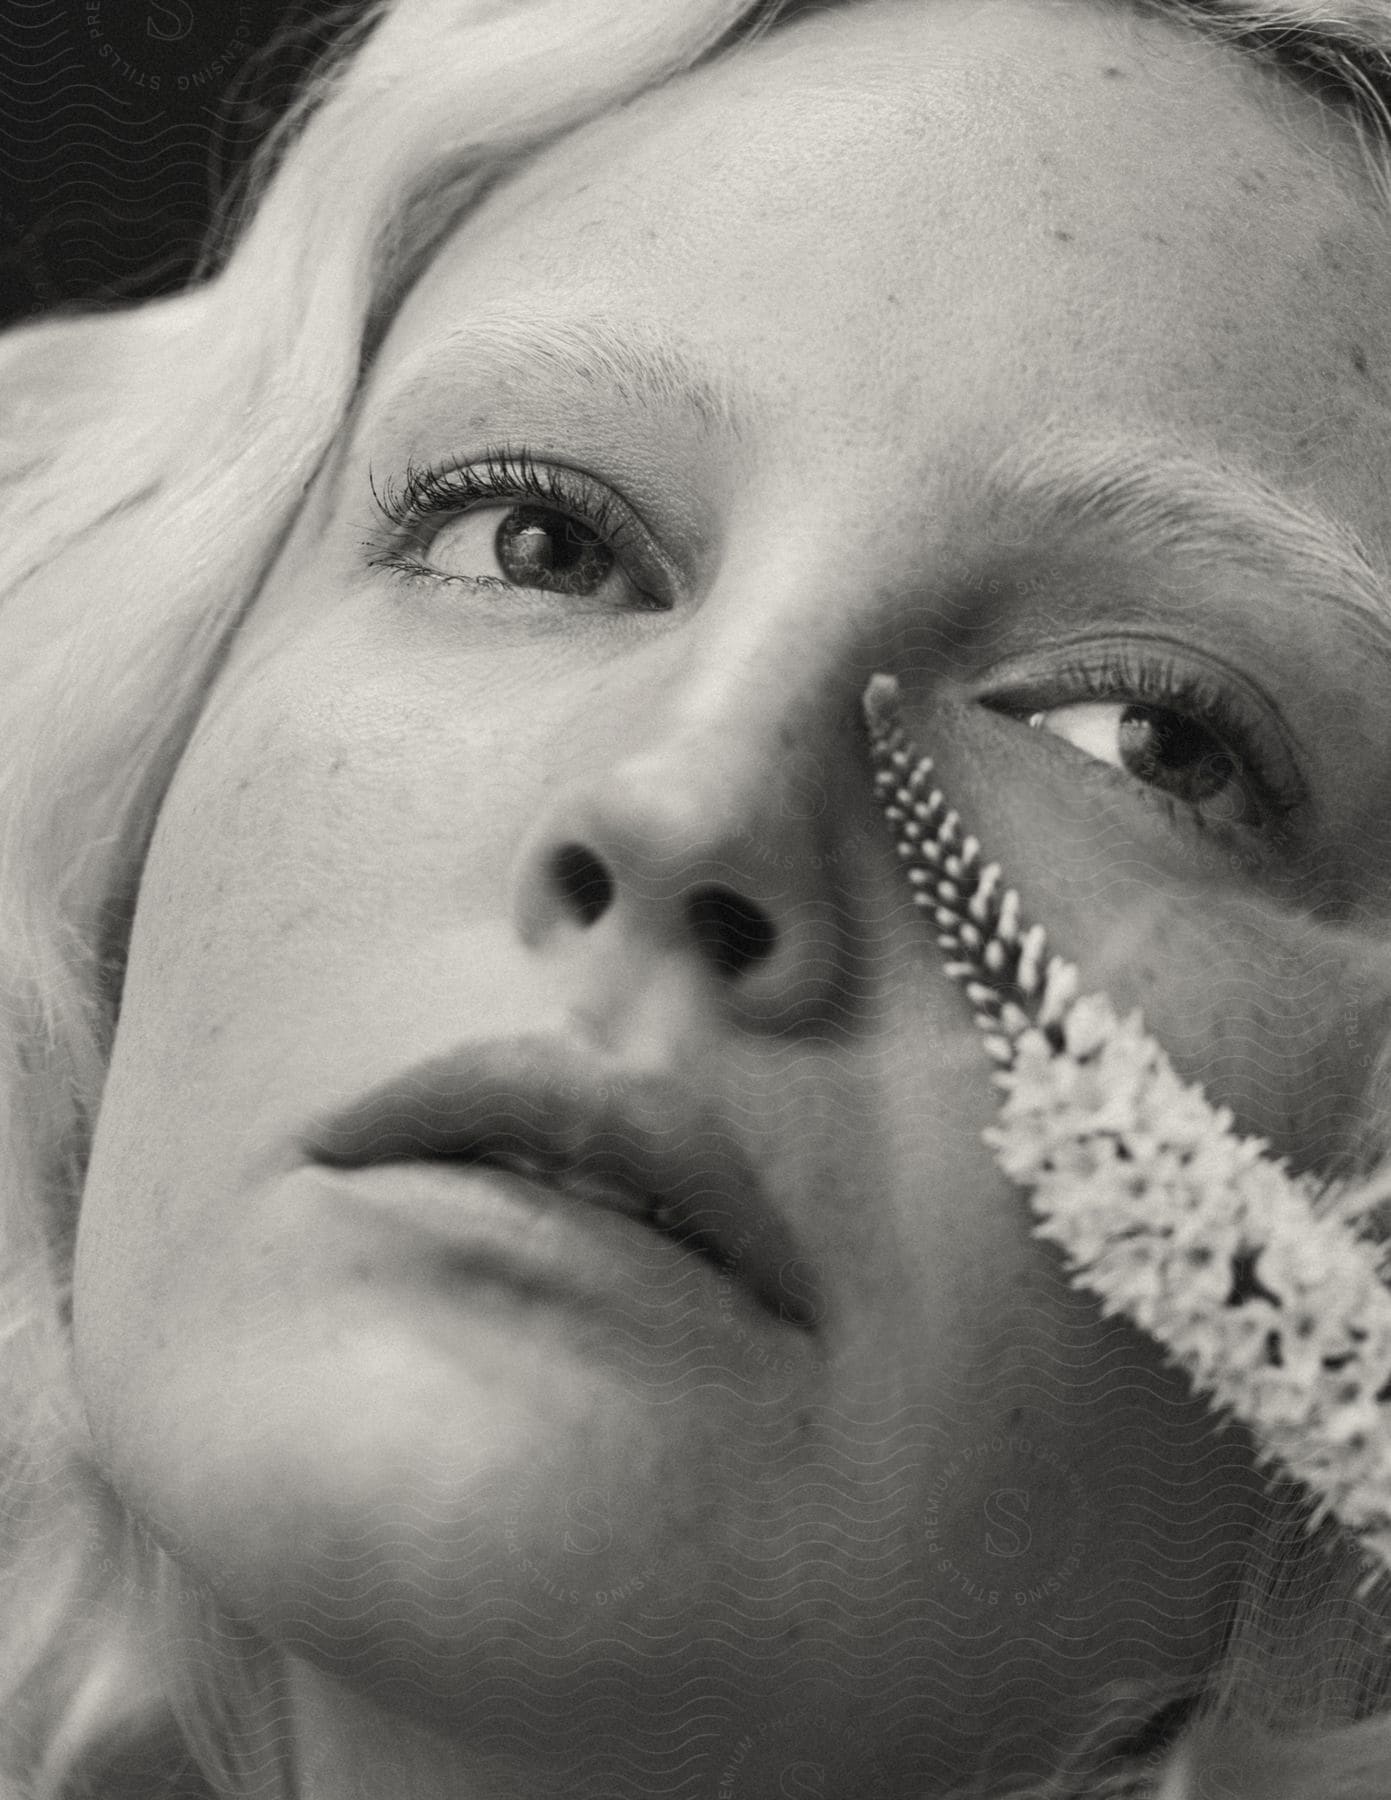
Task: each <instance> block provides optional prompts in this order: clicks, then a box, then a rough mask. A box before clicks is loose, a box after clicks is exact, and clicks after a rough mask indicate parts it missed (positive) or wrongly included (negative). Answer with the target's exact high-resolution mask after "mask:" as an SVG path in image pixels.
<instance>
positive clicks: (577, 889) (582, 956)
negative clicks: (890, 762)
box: [513, 680, 869, 1032]
mask: <svg viewBox="0 0 1391 1800" xmlns="http://www.w3.org/2000/svg"><path fill="white" fill-rule="evenodd" d="M856 691H857V690H856V685H855V681H854V680H849V681H845V682H842V683H838V684H836V687H835V691H834V693H828V694H826V695H824V696H823V697H822V699H821V701H820V703H819V704H818V705H804V706H801V707H798V708H796V709H793V708H788V709H786V710H784V711H783V713H782V714H781V716H777V715H775V714H770V713H769V712H768V711H767V709H766V706H763V705H761V704H760V702H759V697H756V696H752V695H749V694H747V693H745V694H743V695H735V694H733V693H730V694H726V695H725V697H724V698H723V700H722V701H721V702H719V703H711V702H710V701H709V699H708V696H707V699H706V701H705V703H704V704H701V703H696V704H694V705H688V706H687V707H686V708H684V709H682V708H681V707H680V706H679V704H675V703H674V704H673V705H671V706H670V707H669V708H668V709H667V712H668V717H667V718H666V719H665V720H664V721H662V722H659V723H655V724H652V725H649V727H648V729H647V731H646V732H645V733H644V734H643V736H642V739H641V741H640V742H639V743H638V744H637V745H636V746H635V747H633V748H630V749H627V750H624V751H619V752H617V753H615V754H614V755H612V756H611V757H607V758H605V757H600V758H599V759H597V761H596V764H595V765H594V766H593V767H592V769H591V770H590V771H588V772H586V773H585V774H584V775H582V776H578V777H575V778H573V779H572V780H571V781H569V782H568V783H567V784H565V785H564V786H563V787H562V788H561V789H560V790H559V791H558V792H557V793H556V794H555V795H554V797H553V799H552V801H551V803H550V804H549V805H548V807H547V809H546V812H545V813H544V815H543V816H542V817H541V818H540V819H539V820H538V821H537V824H536V826H535V828H534V829H533V831H532V832H531V833H530V834H529V836H528V838H527V840H526V841H525V843H524V844H523V845H522V847H521V850H520V853H519V856H518V860H517V863H516V865H515V868H516V880H515V888H514V912H513V916H514V920H515V923H516V925H517V929H518V931H519V933H520V935H521V937H522V939H523V941H524V942H525V943H526V944H527V945H528V946H529V947H531V948H532V949H534V950H536V951H537V952H538V953H539V954H542V955H549V956H553V957H555V958H556V959H557V969H558V979H565V980H567V981H568V982H570V983H571V984H572V985H574V986H576V987H582V988H583V991H584V1007H585V1010H587V1011H588V1012H590V1013H593V1012H594V1011H595V1010H596V1008H598V1009H600V1010H603V1009H605V1008H608V1009H617V1008H619V1007H622V1006H624V1005H625V1004H631V1003H633V997H634V995H635V994H636V993H637V992H638V991H639V990H641V989H643V988H644V987H645V988H647V989H648V990H649V992H652V993H657V992H662V993H665V994H667V995H668V996H669V995H670V992H671V984H672V982H673V980H677V981H681V982H684V983H685V984H686V985H687V986H688V987H692V988H694V989H696V990H699V991H700V993H701V994H703V996H704V997H705V998H706V999H707V1000H713V1002H714V1003H715V1004H716V1005H717V1006H718V1007H719V1008H721V1009H722V1010H723V1012H724V1013H725V1014H726V1015H728V1016H732V1017H734V1018H737V1019H738V1020H740V1021H741V1022H742V1023H744V1024H745V1025H748V1026H750V1027H753V1028H755V1029H761V1030H768V1031H776V1032H797V1031H804V1032H806V1031H825V1030H828V1029H830V1028H832V1027H834V1026H835V1025H837V1024H843V1023H844V1021H845V1014H846V1009H847V1007H848V1006H850V1005H851V1004H852V1000H851V997H850V992H849V990H850V986H851V983H852V980H853V967H852V964H853V957H854V952H855V946H856V944H857V943H858V942H859V941H860V937H861V935H862V934H861V933H860V932H859V931H858V930H857V919H856V906H855V899H854V895H853V894H852V893H851V892H850V891H849V888H848V885H847V883H848V876H849V873H850V870H851V868H852V867H853V858H852V856H851V854H850V850H849V847H848V844H847V832H848V831H849V830H851V829H852V818H853V816H854V815H855V813H856V810H857V809H856V802H857V800H858V803H859V807H860V808H863V807H864V806H866V805H867V796H868V793H869V774H868V766H869V765H868V760H867V755H866V752H865V749H864V746H863V743H862V742H861V737H862V733H861V732H860V730H859V726H858V709H857V699H856V698H855V693H856ZM696 715H698V716H696ZM857 775H858V776H859V781H858V783H857V782H856V780H855V777H856V776H857ZM860 790H863V792H861V791H860ZM561 963H563V964H564V965H565V969H566V974H565V975H564V976H561V975H560V974H559V966H560V964H561Z"/></svg>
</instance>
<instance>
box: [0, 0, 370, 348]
mask: <svg viewBox="0 0 1391 1800" xmlns="http://www.w3.org/2000/svg"><path fill="white" fill-rule="evenodd" d="M357 10H358V8H357V7H355V6H353V5H352V4H344V0H0V324H8V323H11V322H13V321H15V320H18V319H23V318H28V317H32V316H34V315H36V314H39V313H44V312H48V311H51V310H52V309H53V308H55V307H62V306H64V304H65V303H69V302H74V301H76V302H83V303H90V302H93V301H98V302H111V301H119V300H130V299H138V298H141V297H143V296H146V295H151V294H159V293H166V292H168V291H169V290H170V289H172V288H176V287H180V286H182V285H183V284H184V283H185V282H186V281H187V280H188V279H189V276H190V275H191V273H192V271H193V268H194V264H195V262H196V260H197V257H198V255H199V253H200V251H201V249H202V247H203V244H204V240H205V238H206V235H207V233H208V231H209V229H210V227H211V225H212V223H213V221H214V219H215V218H216V217H218V216H219V208H220V207H225V205H226V204H227V200H228V196H229V190H230V189H231V188H232V187H233V185H234V183H235V179H236V177H237V174H238V172H239V171H241V170H243V168H244V165H245V162H246V159H247V157H248V155H249V154H250V152H251V151H252V150H253V148H254V147H255V146H256V145H257V144H258V143H259V142H260V141H261V139H262V138H263V137H264V135H265V133H266V131H267V129H268V128H269V127H270V126H271V125H272V124H273V123H274V121H275V119H276V118H277V117H279V116H280V115H281V113H283V111H284V108H285V106H286V104H287V102H288V101H289V99H290V97H291V96H292V95H293V94H294V93H295V92H296V91H297V89H298V88H299V86H300V85H301V83H302V81H303V79H304V75H305V72H306V71H307V70H308V69H309V68H311V67H312V66H313V64H314V62H315V61H316V59H317V58H318V57H319V56H320V55H321V54H322V52H323V50H324V48H325V46H326V45H327V44H328V43H329V42H331V40H332V35H333V33H332V26H333V25H334V23H335V22H341V21H343V20H344V19H345V18H350V17H352V16H353V14H354V13H355V12H356V11H357Z"/></svg>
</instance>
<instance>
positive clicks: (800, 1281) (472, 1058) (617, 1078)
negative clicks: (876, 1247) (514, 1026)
mask: <svg viewBox="0 0 1391 1800" xmlns="http://www.w3.org/2000/svg"><path fill="white" fill-rule="evenodd" d="M302 1149H303V1151H304V1152H305V1154H306V1155H307V1156H308V1157H309V1158H310V1159H311V1160H312V1161H315V1162H318V1163H321V1164H324V1165H326V1166H328V1167H330V1168H336V1169H361V1168H367V1167H370V1166H372V1165H375V1164H381V1163H396V1162H409V1161H413V1162H421V1161H426V1162H445V1161H447V1162H453V1163H457V1164H459V1165H461V1166H462V1167H463V1168H465V1169H467V1168H469V1167H483V1168H487V1167H491V1168H493V1169H498V1170H502V1171H506V1172H511V1173H513V1174H519V1175H522V1176H524V1177H525V1178H526V1179H527V1180H529V1181H534V1182H536V1183H538V1184H540V1185H542V1186H544V1187H546V1188H550V1189H553V1190H555V1191H557V1192H559V1193H561V1194H562V1195H565V1196H566V1197H568V1198H570V1199H573V1200H574V1202H575V1203H576V1204H577V1205H581V1206H588V1207H596V1208H598V1209H599V1210H601V1211H604V1212H611V1213H619V1214H622V1215H623V1216H625V1217H626V1218H628V1219H631V1220H636V1221H639V1222H640V1223H642V1224H644V1225H646V1226H647V1227H649V1228H651V1229H652V1230H654V1231H656V1232H658V1233H660V1234H661V1235H663V1236H665V1237H668V1238H671V1239H673V1240H674V1241H675V1242H676V1243H677V1244H678V1245H680V1246H682V1247H683V1248H686V1249H689V1250H695V1251H697V1252H698V1253H700V1254H701V1255H703V1256H704V1257H706V1258H707V1259H708V1260H709V1261H710V1262H711V1263H712V1264H713V1265H715V1267H716V1268H718V1269H719V1270H721V1271H722V1272H724V1273H725V1274H726V1275H727V1277H728V1278H729V1279H730V1280H731V1281H733V1282H734V1283H736V1284H737V1285H739V1286H741V1287H743V1288H745V1289H747V1290H748V1292H749V1294H750V1295H751V1296H752V1297H753V1298H754V1299H755V1300H756V1301H757V1302H758V1304H759V1305H760V1306H762V1307H763V1308H764V1309H765V1310H766V1311H768V1312H770V1313H771V1314H772V1315H773V1316H774V1318H776V1319H777V1320H778V1321H779V1322H780V1323H781V1324H784V1325H786V1326H789V1327H791V1328H792V1329H795V1330H800V1331H807V1332H812V1331H814V1330H815V1329H816V1326H817V1324H818V1322H819V1320H820V1319H821V1317H822V1314H823V1308H822V1305H821V1301H820V1284H819V1282H818V1281H817V1279H816V1273H815V1271H814V1270H813V1269H812V1268H811V1266H810V1265H809V1264H808V1263H807V1261H806V1260H805V1259H804V1258H803V1257H802V1255H801V1254H800V1251H799V1249H798V1246H797V1243H796V1240H795V1238H794V1237H793V1235H792V1233H791V1231H790V1229H789V1227H788V1225H787V1222H786V1220H785V1219H784V1217H783V1215H782V1213H781V1212H780V1211H779V1209H778V1208H777V1207H776V1206H775V1205H774V1203H773V1200H772V1198H771V1196H770V1194H769V1192H768V1189H767V1187H766V1185H765V1183H764V1182H763V1180H762V1179H761V1177H760V1175H759V1172H758V1169H757V1168H756V1166H755V1164H754V1162H753V1160H752V1158H751V1157H750V1156H749V1155H748V1153H747V1152H746V1151H745V1150H744V1149H743V1147H742V1145H741V1144H740V1142H739V1140H738V1138H737V1136H736V1134H735V1132H734V1128H733V1124H732V1121H731V1120H730V1118H729V1117H728V1115H727V1113H726V1112H725V1111H724V1110H723V1108H722V1107H721V1106H720V1104H719V1102H718V1100H717V1099H716V1098H715V1097H714V1096H712V1095H710V1094H709V1093H702V1092H701V1091H699V1090H698V1089H697V1088H696V1087H695V1086H694V1085H693V1084H692V1083H690V1082H683V1081H677V1080H675V1079H674V1078H672V1077H670V1076H667V1075H664V1074H658V1073H652V1072H647V1071H643V1072H635V1071H632V1070H625V1069H623V1068H621V1067H620V1066H617V1065H613V1064H608V1063H605V1062H604V1061H603V1059H602V1058H599V1057H597V1056H595V1055H594V1054H592V1053H587V1052H583V1051H581V1050H579V1049H578V1048H576V1047H573V1046H571V1045H568V1044H566V1043H564V1042H563V1041H562V1040H559V1039H554V1038H544V1037H512V1038H502V1039H488V1040H483V1041H480V1042H477V1043H472V1044H462V1045H459V1046H457V1047H456V1048H454V1049H452V1050H450V1051H447V1052H446V1053H444V1054H443V1055H440V1056H436V1057H432V1058H430V1059H429V1060H427V1061H425V1062H421V1063H418V1064H416V1065H415V1067H413V1068H411V1069H408V1070H406V1071H404V1072H403V1073H402V1074H400V1075H397V1076H393V1077H392V1078H391V1079H389V1080H388V1081H386V1082H384V1083H383V1084H382V1085H381V1086H379V1087H376V1088H373V1089H372V1090H371V1091H370V1092H368V1093H366V1094H363V1095H361V1096H360V1097H358V1098H357V1099H355V1100H352V1101H350V1102H349V1103H348V1104H347V1105H346V1106H345V1107H343V1108H342V1109H341V1110H338V1111H335V1112H333V1113H331V1114H328V1115H326V1116H325V1117H324V1118H322V1119H321V1120H319V1121H317V1122H315V1123H314V1124H313V1125H312V1126H311V1127H310V1129H309V1131H308V1132H307V1134H306V1136H305V1138H304V1140H303V1144H302ZM466 1203H467V1202H466V1198H465V1195H464V1193H463V1191H462V1188H461V1194H460V1206H461V1207H462V1206H464V1205H465V1204H466Z"/></svg>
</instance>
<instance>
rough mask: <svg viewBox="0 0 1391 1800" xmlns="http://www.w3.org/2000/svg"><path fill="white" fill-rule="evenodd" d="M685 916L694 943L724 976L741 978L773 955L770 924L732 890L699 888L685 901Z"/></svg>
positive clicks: (754, 907)
mask: <svg viewBox="0 0 1391 1800" xmlns="http://www.w3.org/2000/svg"><path fill="white" fill-rule="evenodd" d="M686 916H687V919H688V921H689V923H690V927H691V931H692V932H693V933H694V935H695V938H696V941H697V942H698V943H699V944H700V946H701V948H702V949H703V950H704V952H705V954H706V955H707V956H708V957H709V958H710V959H711V960H712V961H713V962H714V963H715V964H716V965H717V967H718V968H719V969H720V970H721V971H722V972H723V973H724V974H727V975H742V974H743V972H744V970H745V969H747V968H751V967H752V966H753V965H754V964H756V963H761V962H764V961H766V960H767V958H768V957H769V956H771V955H772V953H773V945H774V942H775V941H776V938H777V931H776V928H775V927H774V925H773V921H772V920H771V919H770V918H769V917H768V915H767V913H765V912H764V911H763V909H762V908H761V907H758V906H755V905H754V904H753V903H752V901H749V900H745V899H743V898H742V897H741V896H740V895H739V894H736V893H735V892H734V891H733V889H732V888H725V887H707V888H702V889H701V890H700V891H699V892H698V893H696V894H693V895H692V896H691V898H690V899H689V900H688V901H687V903H686Z"/></svg>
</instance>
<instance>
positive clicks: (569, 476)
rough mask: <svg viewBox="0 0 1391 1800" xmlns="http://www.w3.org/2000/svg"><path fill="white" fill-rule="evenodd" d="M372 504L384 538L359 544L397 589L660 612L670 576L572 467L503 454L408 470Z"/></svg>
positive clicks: (641, 536) (607, 498) (614, 504)
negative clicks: (439, 586)
mask: <svg viewBox="0 0 1391 1800" xmlns="http://www.w3.org/2000/svg"><path fill="white" fill-rule="evenodd" d="M372 494H373V498H374V499H375V501H376V505H377V510H378V512H379V514H380V515H381V517H382V520H383V522H384V524H385V526H386V532H385V534H384V535H380V536H378V537H376V538H374V539H369V540H368V542H367V544H366V545H365V546H364V548H365V549H366V550H367V551H368V562H369V564H370V565H371V566H372V567H374V568H380V569H387V570H389V571H390V572H391V573H393V574H394V575H397V576H399V577H401V578H402V579H404V580H406V581H410V582H435V583H445V584H451V583H452V584H456V585H458V586H460V587H465V588H472V589H475V590H481V591H487V590H497V591H499V592H502V593H507V594H518V595H520V594H524V593H533V594H536V593H539V594H557V595H563V596H567V597H569V598H572V599H577V600H586V601H587V600H594V601H598V603H599V605H600V608H601V609H604V610H607V609H608V608H609V607H610V606H612V607H613V608H614V609H616V610H619V611H624V610H634V611H640V612H641V611H667V610H669V604H670V603H669V601H668V600H666V599H664V598H663V597H662V590H663V589H664V588H665V587H669V585H670V576H669V571H668V570H667V569H666V568H665V567H664V566H663V565H662V559H661V558H660V557H659V556H658V555H657V554H656V553H655V551H654V548H653V546H652V543H651V540H650V539H649V538H648V536H647V535H646V533H645V532H644V530H643V528H642V526H641V525H640V524H639V523H638V521H637V518H636V515H635V514H634V513H633V512H632V511H631V509H630V508H629V507H628V506H627V505H626V504H625V503H624V502H623V501H622V500H620V499H619V498H618V496H617V495H616V494H615V493H614V492H613V491H612V490H611V489H609V488H606V487H605V486H603V485H602V484H601V483H600V482H597V481H595V480H594V479H593V477H591V476H589V475H586V474H584V473H583V472H582V471H580V470H578V469H573V468H569V467H566V466H564V465H560V464H548V463H543V462H539V461H537V460H536V458H534V457H533V456H532V455H531V454H530V452H529V451H527V450H525V449H508V448H501V449H495V450H489V451H488V452H486V454H485V455H483V456H482V457H481V458H480V459H479V460H477V461H476V462H451V463H446V464H444V465H443V466H440V467H434V468H430V467H421V466H419V465H417V464H415V463H411V464H410V465H408V467H407V469H406V472H405V477H404V479H403V480H402V482H401V483H400V484H399V485H398V484H396V483H393V482H388V483H387V485H386V487H385V489H384V491H382V492H378V490H377V488H376V485H375V483H373V484H372ZM639 572H641V575H642V576H643V577H646V578H647V579H639Z"/></svg>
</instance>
